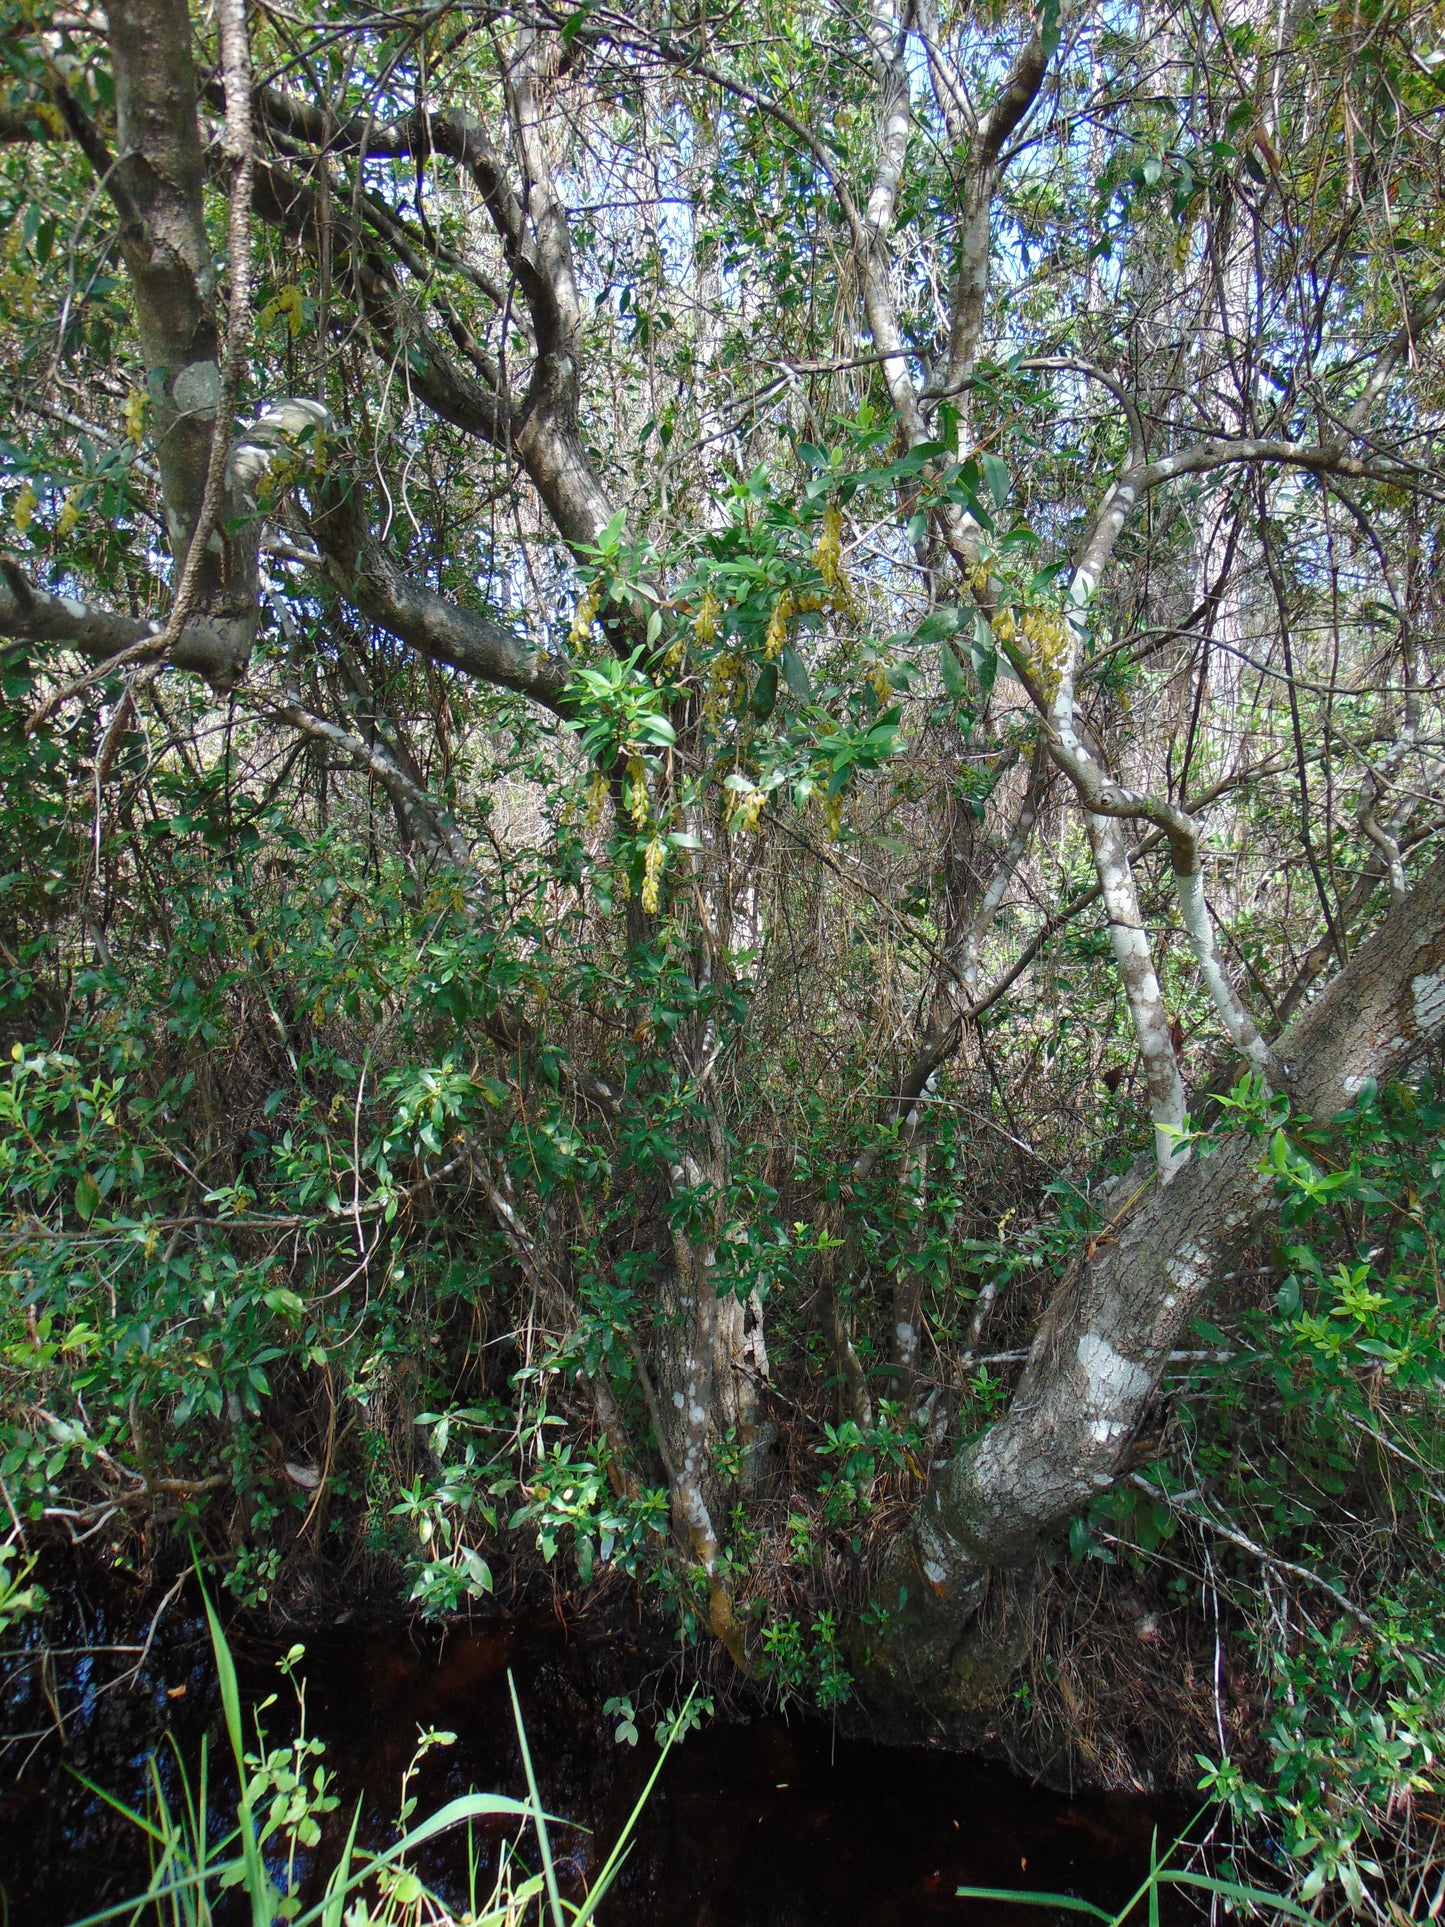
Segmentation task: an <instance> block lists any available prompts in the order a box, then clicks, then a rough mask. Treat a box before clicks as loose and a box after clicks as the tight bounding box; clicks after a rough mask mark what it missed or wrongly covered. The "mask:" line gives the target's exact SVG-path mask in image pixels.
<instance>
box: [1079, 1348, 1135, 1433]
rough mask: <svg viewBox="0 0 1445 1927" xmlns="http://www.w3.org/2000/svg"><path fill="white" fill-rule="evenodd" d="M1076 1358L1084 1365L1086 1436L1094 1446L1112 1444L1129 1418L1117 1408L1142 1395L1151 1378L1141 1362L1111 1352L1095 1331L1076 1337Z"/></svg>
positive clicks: (1124, 1430) (1111, 1349)
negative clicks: (1077, 1339) (1079, 1337)
mask: <svg viewBox="0 0 1445 1927" xmlns="http://www.w3.org/2000/svg"><path fill="white" fill-rule="evenodd" d="M1078 1359H1079V1363H1080V1365H1082V1366H1083V1368H1084V1381H1085V1382H1084V1399H1083V1405H1084V1413H1085V1417H1086V1422H1087V1429H1088V1436H1089V1438H1090V1439H1091V1440H1092V1442H1093V1443H1094V1444H1095V1445H1103V1446H1109V1445H1113V1444H1114V1443H1115V1442H1116V1440H1118V1439H1119V1438H1121V1437H1123V1435H1124V1434H1125V1433H1126V1432H1127V1431H1128V1429H1129V1424H1130V1422H1131V1417H1132V1415H1130V1417H1125V1416H1123V1415H1122V1414H1120V1412H1119V1407H1120V1406H1121V1405H1127V1404H1128V1403H1129V1401H1130V1400H1132V1399H1136V1398H1142V1397H1143V1396H1144V1394H1145V1393H1146V1392H1147V1391H1148V1390H1149V1386H1150V1384H1151V1382H1152V1381H1151V1379H1150V1377H1149V1374H1148V1372H1146V1371H1145V1370H1144V1368H1143V1366H1142V1365H1136V1364H1135V1363H1134V1361H1133V1359H1132V1358H1125V1356H1124V1354H1123V1353H1122V1352H1118V1351H1115V1349H1114V1347H1113V1346H1112V1345H1111V1344H1110V1343H1109V1341H1108V1339H1107V1338H1102V1337H1101V1336H1100V1335H1099V1333H1098V1332H1085V1333H1084V1335H1083V1337H1082V1338H1081V1339H1080V1340H1079V1347H1078Z"/></svg>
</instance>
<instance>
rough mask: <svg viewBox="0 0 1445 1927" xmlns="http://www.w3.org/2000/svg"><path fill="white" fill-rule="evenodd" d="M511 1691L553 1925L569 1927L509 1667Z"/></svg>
mask: <svg viewBox="0 0 1445 1927" xmlns="http://www.w3.org/2000/svg"><path fill="white" fill-rule="evenodd" d="M507 1690H508V1691H509V1692H510V1693H511V1695H512V1718H513V1719H514V1720H515V1721H516V1723H517V1739H518V1741H519V1742H520V1743H521V1748H522V1765H523V1767H524V1768H525V1769H526V1774H527V1791H528V1792H529V1793H530V1794H531V1796H532V1809H533V1811H532V1820H533V1824H534V1825H535V1826H536V1829H537V1843H538V1845H539V1846H540V1848H541V1850H542V1872H543V1874H544V1875H545V1876H546V1880H547V1900H548V1903H549V1905H550V1906H551V1909H552V1922H553V1927H566V1916H565V1915H564V1914H563V1912H562V1894H561V1890H560V1889H559V1887H558V1885H557V1869H556V1868H555V1867H554V1866H553V1865H552V1843H551V1841H550V1840H549V1839H548V1838H547V1816H546V1814H545V1813H544V1812H543V1811H542V1796H541V1794H540V1793H539V1792H538V1791H537V1776H536V1774H535V1773H534V1772H533V1771H532V1749H531V1748H530V1747H529V1746H528V1745H527V1729H526V1727H525V1726H524V1725H523V1723H522V1703H521V1701H520V1700H519V1699H518V1698H517V1682H516V1680H514V1679H513V1677H512V1669H511V1667H510V1666H509V1667H508V1668H507Z"/></svg>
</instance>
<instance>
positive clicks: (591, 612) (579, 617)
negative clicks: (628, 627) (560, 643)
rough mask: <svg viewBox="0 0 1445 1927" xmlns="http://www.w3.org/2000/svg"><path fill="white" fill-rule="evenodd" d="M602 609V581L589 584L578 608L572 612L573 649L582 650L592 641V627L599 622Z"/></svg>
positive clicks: (578, 601)
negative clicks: (598, 615) (598, 618)
mask: <svg viewBox="0 0 1445 1927" xmlns="http://www.w3.org/2000/svg"><path fill="white" fill-rule="evenodd" d="M601 607H602V584H601V582H600V581H597V582H592V583H589V584H588V586H587V588H585V589H584V590H583V592H582V594H581V595H580V596H579V597H578V599H577V607H576V608H575V609H574V610H573V611H572V636H571V641H572V647H573V648H574V649H581V648H582V647H584V645H585V644H586V643H587V642H588V641H589V640H590V639H591V635H592V625H593V623H594V622H595V621H596V620H597V611H598V610H599V609H600V608H601Z"/></svg>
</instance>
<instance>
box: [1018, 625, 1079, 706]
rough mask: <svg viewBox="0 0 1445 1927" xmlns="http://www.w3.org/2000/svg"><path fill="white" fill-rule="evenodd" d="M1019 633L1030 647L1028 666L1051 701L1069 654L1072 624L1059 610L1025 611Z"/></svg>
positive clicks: (1056, 691) (1055, 693)
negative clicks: (1036, 675) (1067, 621)
mask: <svg viewBox="0 0 1445 1927" xmlns="http://www.w3.org/2000/svg"><path fill="white" fill-rule="evenodd" d="M1019 630H1020V632H1021V633H1022V635H1023V639H1024V642H1025V644H1026V646H1027V648H1028V657H1029V664H1030V666H1031V667H1032V668H1033V669H1034V670H1035V671H1036V672H1037V674H1038V678H1039V681H1040V683H1041V684H1042V685H1043V691H1044V694H1045V695H1046V696H1047V697H1048V699H1049V701H1050V702H1052V701H1053V699H1054V697H1055V696H1056V695H1057V694H1058V689H1059V675H1060V672H1061V671H1062V669H1063V666H1064V661H1065V659H1066V658H1067V656H1068V653H1069V625H1068V624H1067V623H1066V622H1065V620H1064V618H1063V617H1062V616H1061V615H1060V614H1059V612H1058V611H1057V610H1056V609H1025V611H1024V613H1023V615H1022V616H1021V617H1020V619H1019Z"/></svg>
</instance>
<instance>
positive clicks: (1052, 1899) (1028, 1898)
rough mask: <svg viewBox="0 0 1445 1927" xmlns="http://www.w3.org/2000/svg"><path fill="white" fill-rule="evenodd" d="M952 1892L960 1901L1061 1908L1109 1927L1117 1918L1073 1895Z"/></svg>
mask: <svg viewBox="0 0 1445 1927" xmlns="http://www.w3.org/2000/svg"><path fill="white" fill-rule="evenodd" d="M954 1892H955V1893H956V1894H957V1896H958V1898H959V1899H960V1900H1008V1901H1012V1902H1014V1903H1015V1904H1016V1905H1017V1906H1020V1907H1061V1908H1063V1909H1065V1911H1066V1912H1068V1913H1071V1914H1092V1915H1093V1916H1094V1918H1095V1920H1106V1921H1108V1922H1109V1923H1110V1927H1113V1923H1114V1921H1115V1919H1116V1918H1117V1916H1116V1915H1114V1914H1111V1913H1107V1912H1106V1911H1105V1910H1104V1908H1102V1907H1096V1906H1095V1905H1094V1903H1093V1901H1092V1900H1078V1899H1076V1898H1075V1897H1074V1895H1073V1894H1026V1893H1021V1892H1020V1891H1019V1890H1018V1889H1017V1888H1016V1887H955V1888H954ZM1141 1892H1142V1889H1141ZM1136 1898H1137V1896H1136ZM1131 1904H1132V1903H1131Z"/></svg>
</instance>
